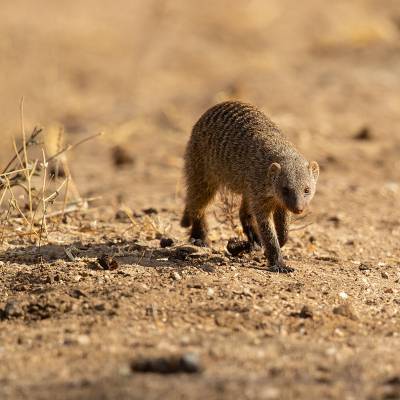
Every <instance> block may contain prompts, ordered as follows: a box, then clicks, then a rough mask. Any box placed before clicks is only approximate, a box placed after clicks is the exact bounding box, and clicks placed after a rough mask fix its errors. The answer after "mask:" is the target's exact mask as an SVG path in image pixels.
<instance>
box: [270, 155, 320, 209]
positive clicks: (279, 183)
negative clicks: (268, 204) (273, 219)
mask: <svg viewBox="0 0 400 400" xmlns="http://www.w3.org/2000/svg"><path fill="white" fill-rule="evenodd" d="M268 176H269V179H270V182H271V183H272V187H273V192H274V197H275V199H276V200H277V201H278V203H279V204H280V205H282V206H283V207H284V208H286V209H288V210H289V211H291V212H292V213H295V214H301V213H302V212H303V211H304V210H305V209H306V208H307V207H308V205H309V204H310V202H311V200H312V198H313V197H314V193H315V189H316V185H317V180H318V176H319V166H318V163H317V162H316V161H311V162H310V163H308V162H307V161H304V160H296V162H294V163H290V164H288V165H286V164H282V165H281V164H278V163H276V162H274V163H272V164H271V165H270V167H269V170H268Z"/></svg>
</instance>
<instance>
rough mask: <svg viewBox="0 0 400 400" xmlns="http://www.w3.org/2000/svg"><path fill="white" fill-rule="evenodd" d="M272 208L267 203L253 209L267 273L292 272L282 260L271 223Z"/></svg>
mask: <svg viewBox="0 0 400 400" xmlns="http://www.w3.org/2000/svg"><path fill="white" fill-rule="evenodd" d="M273 211H274V206H273V205H271V204H268V202H267V203H266V204H265V205H264V207H261V206H260V205H258V206H256V207H255V210H254V214H255V216H256V220H257V224H258V229H259V232H260V235H261V241H262V243H263V245H264V249H265V256H266V258H267V260H268V263H269V271H271V272H282V273H288V272H293V271H294V270H293V268H291V267H289V266H287V265H286V264H285V262H284V260H283V258H282V254H281V249H280V246H279V241H278V238H277V236H276V232H275V227H274V223H273V215H272V214H273Z"/></svg>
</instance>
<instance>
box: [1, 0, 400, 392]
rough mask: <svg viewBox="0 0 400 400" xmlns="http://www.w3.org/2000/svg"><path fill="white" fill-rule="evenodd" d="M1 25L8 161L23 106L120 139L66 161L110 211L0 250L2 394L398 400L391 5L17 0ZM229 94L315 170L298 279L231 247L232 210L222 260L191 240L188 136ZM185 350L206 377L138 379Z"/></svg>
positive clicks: (399, 256) (78, 217) (292, 261)
mask: <svg viewBox="0 0 400 400" xmlns="http://www.w3.org/2000/svg"><path fill="white" fill-rule="evenodd" d="M0 18H1V24H0V55H1V57H0V87H1V92H0V109H1V117H0V138H1V144H2V145H1V150H0V162H1V165H4V164H6V163H7V161H8V160H9V159H10V157H11V156H12V152H13V150H12V141H11V135H19V131H20V130H19V118H20V116H19V106H18V104H19V101H20V98H21V96H25V125H26V127H27V128H29V129H31V128H32V127H33V126H34V125H35V124H41V125H42V126H43V127H44V128H45V134H46V135H50V133H51V132H54V131H55V130H57V129H58V127H60V126H61V127H64V130H65V140H66V142H68V143H74V142H77V141H79V140H81V139H82V138H84V137H86V136H87V135H91V134H94V133H96V132H98V131H104V132H105V133H106V134H105V135H104V136H102V137H100V138H98V139H94V140H92V141H91V142H89V143H85V144H82V145H81V146H80V147H79V148H77V149H75V150H73V151H71V152H70V153H68V162H69V165H70V168H71V170H72V174H73V176H74V179H75V183H76V186H77V188H78V190H79V192H80V195H81V196H83V197H97V196H101V199H100V200H97V201H96V202H94V203H92V206H91V207H90V208H89V209H88V210H86V211H85V210H83V211H81V212H79V213H77V214H71V215H69V216H68V218H66V219H65V220H64V223H62V222H59V221H58V222H56V221H54V223H52V221H51V220H49V227H50V228H49V231H50V233H49V237H48V241H46V242H45V243H43V244H42V245H41V246H40V248H39V247H38V246H37V244H35V243H31V242H30V240H29V239H28V238H27V237H25V238H24V237H21V238H15V237H13V236H12V235H11V236H10V237H8V236H7V238H6V240H4V241H3V244H2V246H1V249H0V398H1V399H161V398H162V399H200V398H201V399H232V398H239V399H242V398H243V399H266V400H267V399H347V400H351V399H399V398H400V313H399V310H400V291H399V289H400V269H399V268H400V246H399V244H400V207H399V204H400V7H399V4H398V1H396V0H385V1H379V0H353V1H351V2H350V1H344V0H339V1H335V2H325V1H322V0H307V1H305V0H304V1H301V2H294V1H290V0H283V1H280V0H268V1H264V0H254V1H241V2H239V1H225V0H219V1H203V2H201V3H200V2H195V1H184V0H176V1H161V0H157V1H156V0H154V1H153V0H152V1H144V0H143V1H135V2H133V1H128V0H120V1H116V2H112V3H110V2H106V1H99V0H97V1H94V0H87V1H82V2H78V1H75V2H69V1H64V0H63V1H49V0H48V1H45V0H37V1H35V2H33V1H31V2H28V1H22V0H16V1H13V2H11V1H8V2H6V1H4V2H3V3H2V5H1V8H0ZM227 98H240V99H242V100H245V101H249V102H252V103H254V104H256V105H258V106H259V107H260V108H262V109H263V110H264V111H265V112H266V113H267V114H268V115H269V116H270V117H271V118H272V119H273V120H274V121H275V122H277V123H278V125H279V126H280V127H281V128H282V130H283V131H284V132H285V133H286V134H287V136H288V137H289V138H290V139H291V140H292V141H293V142H294V143H295V144H296V146H297V147H298V148H299V149H300V150H301V151H302V152H303V153H304V154H305V155H306V156H307V157H308V158H309V159H316V160H317V161H318V162H319V163H320V165H321V175H320V180H319V183H318V190H317V194H316V196H315V198H314V200H313V203H312V209H311V210H310V212H309V213H308V214H307V216H306V217H305V218H304V219H300V220H298V221H295V223H294V224H293V231H292V232H291V238H290V240H289V243H288V244H287V245H286V246H285V248H284V255H285V258H286V259H287V262H288V264H289V265H291V266H293V267H294V268H295V272H294V273H292V274H274V273H270V272H267V271H266V269H265V261H264V258H263V255H262V253H261V252H254V253H252V254H244V255H242V256H238V257H232V256H230V255H229V254H228V253H227V252H226V250H225V249H226V244H227V241H228V239H229V238H230V237H234V236H237V235H238V229H237V224H238V221H237V219H235V221H233V224H232V223H231V222H230V221H229V215H227V214H230V213H229V212H228V213H227V212H226V210H225V212H224V209H223V208H224V207H222V208H221V202H219V203H218V202H217V206H213V207H212V208H211V209H210V212H209V220H210V227H211V230H210V237H211V239H212V247H211V249H202V248H195V247H193V246H190V245H187V243H186V236H187V233H186V232H185V230H184V229H182V228H180V227H179V218H180V214H181V211H182V208H183V190H182V187H183V184H182V154H183V151H184V146H185V143H186V141H187V138H188V136H189V133H190V128H191V126H192V124H193V123H194V122H195V120H196V118H198V117H199V116H200V115H201V113H202V112H203V111H205V110H206V109H207V108H208V107H209V106H211V105H213V104H214V103H216V102H217V101H220V100H222V99H227ZM362 130H364V133H363V132H362ZM360 132H361V133H363V134H361V135H359V134H360ZM50 136H51V135H50ZM46 137H47V136H46ZM47 140H49V139H47ZM116 146H117V148H118V146H119V149H120V150H116ZM121 148H122V149H123V151H122V155H121ZM124 152H125V153H126V154H124ZM113 156H114V161H113ZM124 156H126V157H124ZM115 157H117V159H119V160H121V157H122V161H121V162H123V161H124V160H125V161H128V164H126V165H120V163H118V162H117V163H115ZM129 161H130V163H129ZM115 164H117V165H115ZM151 207H152V208H154V209H155V212H153V213H151V212H149V211H147V212H144V211H143V210H144V209H148V208H151ZM126 208H129V209H131V210H133V214H132V219H131V220H130V219H129V218H127V217H126V215H125V214H124V213H121V212H119V213H118V211H119V210H121V209H126ZM4 213H5V211H4V210H2V220H3V217H4ZM147 214H150V215H147ZM17 222H18V221H17ZM17 222H16V224H17ZM232 225H233V226H232ZM235 225H236V226H235ZM18 229H19V228H18V226H17V225H16V226H15V230H18ZM161 236H166V237H169V238H172V239H173V241H174V244H173V246H172V247H166V248H161V247H160V237H161ZM103 254H105V255H108V256H110V257H113V259H114V260H115V261H116V262H114V263H111V265H110V264H107V263H105V264H104V265H105V266H106V269H104V268H103V267H101V266H100V265H99V263H98V261H97V260H98V258H99V257H101V256H102V255H103ZM105 261H110V259H109V260H105ZM107 268H108V269H107ZM188 354H189V355H188ZM191 354H192V355H191ZM182 355H183V356H185V357H186V358H187V357H189V359H190V357H192V358H193V360H192V363H193V364H194V367H195V369H196V367H198V366H199V367H201V370H198V371H195V373H192V374H185V373H179V371H170V372H171V373H170V374H161V373H159V372H154V373H144V372H140V371H134V368H132V365H133V364H132V363H133V362H135V361H136V360H138V359H139V360H143V359H151V358H152V357H165V358H166V359H167V361H168V357H179V356H182ZM196 357H198V360H197V359H196ZM178 364H179V363H178ZM197 364H199V365H197ZM175 366H176V365H175ZM167 367H168V365H167ZM169 367H171V368H172V367H173V366H169Z"/></svg>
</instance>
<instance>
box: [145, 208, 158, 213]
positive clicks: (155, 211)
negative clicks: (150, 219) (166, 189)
mask: <svg viewBox="0 0 400 400" xmlns="http://www.w3.org/2000/svg"><path fill="white" fill-rule="evenodd" d="M142 211H143V212H144V213H145V214H146V215H153V214H158V210H157V209H155V208H154V207H149V208H144V209H143V210H142Z"/></svg>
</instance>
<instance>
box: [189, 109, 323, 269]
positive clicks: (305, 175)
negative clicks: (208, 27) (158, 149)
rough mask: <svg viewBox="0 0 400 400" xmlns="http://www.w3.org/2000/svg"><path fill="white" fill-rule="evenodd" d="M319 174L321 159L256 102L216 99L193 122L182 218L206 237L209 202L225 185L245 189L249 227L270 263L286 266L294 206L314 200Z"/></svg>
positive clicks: (243, 216)
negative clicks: (309, 155) (309, 157)
mask: <svg viewBox="0 0 400 400" xmlns="http://www.w3.org/2000/svg"><path fill="white" fill-rule="evenodd" d="M318 174H319V168H318V164H317V163H316V162H315V161H314V162H311V163H308V162H307V161H306V160H305V159H304V157H303V156H302V155H300V153H298V151H297V150H296V149H295V148H294V147H293V145H292V144H291V143H290V142H289V141H288V140H287V139H286V138H285V136H284V135H283V134H282V133H281V132H280V130H279V129H278V127H277V126H276V125H275V124H274V123H273V122H272V121H271V120H270V119H268V118H267V117H266V115H265V114H264V113H262V112H261V111H260V110H258V109H257V108H256V107H254V106H252V105H250V104H246V103H242V102H239V101H227V102H224V103H220V104H217V105H215V106H214V107H211V108H210V109H209V110H208V111H206V112H205V113H204V114H203V115H202V116H201V117H200V119H199V120H198V121H197V123H196V124H195V125H194V127H193V130H192V134H191V137H190V140H189V142H188V145H187V149H186V153H185V176H186V184H187V196H186V208H185V211H184V215H183V218H182V221H181V224H182V226H184V227H190V226H191V227H192V230H191V235H190V237H191V239H194V240H196V242H197V243H201V242H203V243H206V242H207V227H206V220H205V211H206V207H207V205H208V204H209V203H210V202H211V201H212V199H213V198H214V196H215V194H216V192H217V191H218V189H219V188H220V187H221V186H224V187H226V188H228V189H230V190H232V191H233V192H235V193H238V194H241V195H242V206H241V211H240V220H241V223H242V226H243V231H244V233H245V234H246V235H247V237H248V238H249V240H250V241H251V242H258V243H262V244H263V246H264V248H265V253H266V256H267V258H268V260H269V263H270V265H271V266H276V267H279V268H280V269H281V270H283V269H284V267H285V266H284V262H283V260H282V256H281V252H280V247H281V246H283V245H284V244H285V242H286V241H287V236H288V227H289V220H290V212H296V213H299V212H301V211H302V210H303V209H304V208H305V207H306V206H307V205H308V204H309V202H310V201H311V199H312V197H313V195H314V193H315V188H316V182H317V178H318ZM305 191H307V192H308V193H305ZM273 221H274V222H273Z"/></svg>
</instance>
